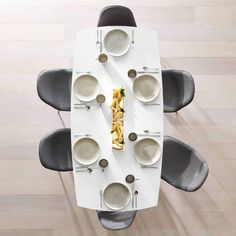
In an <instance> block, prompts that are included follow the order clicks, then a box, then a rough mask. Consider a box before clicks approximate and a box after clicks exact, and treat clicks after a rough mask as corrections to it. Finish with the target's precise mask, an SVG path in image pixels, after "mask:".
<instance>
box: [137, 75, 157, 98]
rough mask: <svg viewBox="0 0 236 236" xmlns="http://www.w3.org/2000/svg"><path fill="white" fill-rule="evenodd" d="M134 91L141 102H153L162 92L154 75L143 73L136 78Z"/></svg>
mask: <svg viewBox="0 0 236 236" xmlns="http://www.w3.org/2000/svg"><path fill="white" fill-rule="evenodd" d="M133 93H134V95H135V97H136V98H137V99H138V100H140V101H141V102H144V103H145V102H151V101H153V100H154V99H156V98H157V97H158V95H159V93H160V85H159V82H158V80H157V79H156V78H155V77H154V76H152V75H148V74H147V75H141V76H139V77H137V78H136V79H134V82H133Z"/></svg>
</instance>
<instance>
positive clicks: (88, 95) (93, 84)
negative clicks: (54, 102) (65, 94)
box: [73, 74, 99, 102]
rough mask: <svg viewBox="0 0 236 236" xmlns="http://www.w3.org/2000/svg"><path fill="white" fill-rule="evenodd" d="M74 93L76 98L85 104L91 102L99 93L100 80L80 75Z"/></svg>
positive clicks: (87, 75) (75, 83)
mask: <svg viewBox="0 0 236 236" xmlns="http://www.w3.org/2000/svg"><path fill="white" fill-rule="evenodd" d="M73 91H74V94H75V96H76V97H77V98H78V99H79V100H81V101H84V102H90V101H92V100H94V99H95V98H96V96H97V95H98V93H99V83H98V80H97V79H96V78H95V77H94V76H92V75H89V74H83V75H80V76H79V77H78V78H77V79H76V80H75V82H74V85H73Z"/></svg>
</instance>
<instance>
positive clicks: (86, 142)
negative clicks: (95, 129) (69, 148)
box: [73, 138, 100, 165]
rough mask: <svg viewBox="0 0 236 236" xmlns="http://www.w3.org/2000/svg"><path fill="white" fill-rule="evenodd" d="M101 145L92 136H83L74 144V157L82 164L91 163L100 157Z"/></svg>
mask: <svg viewBox="0 0 236 236" xmlns="http://www.w3.org/2000/svg"><path fill="white" fill-rule="evenodd" d="M99 154H100V147H99V145H98V143H97V142H96V141H95V140H94V139H92V138H81V139H79V140H78V141H77V142H76V143H75V144H74V146H73V157H74V158H75V160H76V161H77V162H79V163H80V164H82V165H91V164H93V163H94V162H96V161H97V160H98V158H99Z"/></svg>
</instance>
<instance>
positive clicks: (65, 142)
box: [39, 129, 73, 171]
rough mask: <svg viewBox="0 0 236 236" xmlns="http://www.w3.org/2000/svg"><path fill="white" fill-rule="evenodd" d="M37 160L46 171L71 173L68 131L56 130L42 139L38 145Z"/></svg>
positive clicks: (69, 133) (69, 136)
mask: <svg viewBox="0 0 236 236" xmlns="http://www.w3.org/2000/svg"><path fill="white" fill-rule="evenodd" d="M39 159H40V162H41V164H42V165H43V166H44V167H45V168H47V169H50V170H55V171H72V170H73V167H72V154H71V131H70V129H58V130H55V131H53V132H51V133H49V134H47V135H46V136H45V137H43V138H42V139H41V141H40V144H39Z"/></svg>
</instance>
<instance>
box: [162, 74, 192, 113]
mask: <svg viewBox="0 0 236 236" xmlns="http://www.w3.org/2000/svg"><path fill="white" fill-rule="evenodd" d="M162 85H163V102H164V112H177V111H179V110H180V109H182V108H183V107H185V106H187V105H188V104H189V103H190V102H191V101H192V100H193V97H194V93H195V86H194V80H193V77H192V75H191V74H190V73H189V72H187V71H183V70H162Z"/></svg>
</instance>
